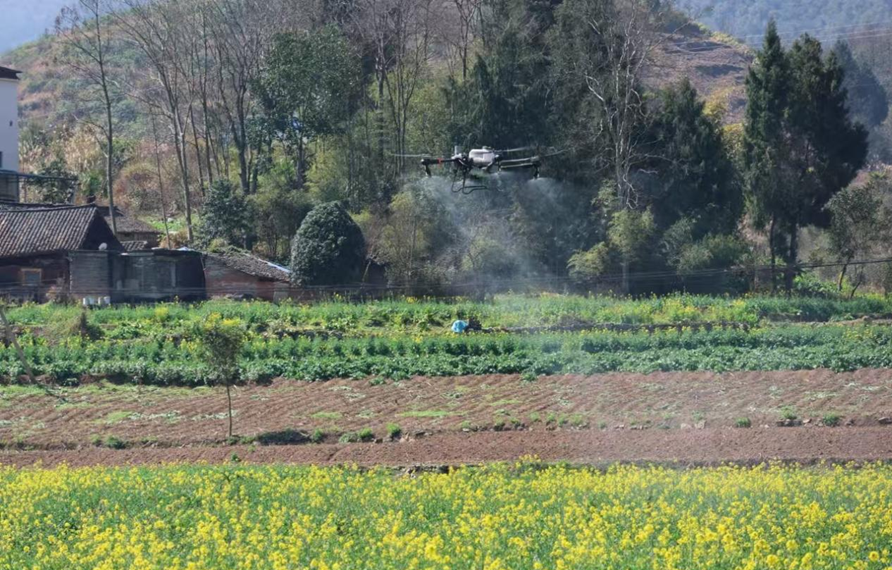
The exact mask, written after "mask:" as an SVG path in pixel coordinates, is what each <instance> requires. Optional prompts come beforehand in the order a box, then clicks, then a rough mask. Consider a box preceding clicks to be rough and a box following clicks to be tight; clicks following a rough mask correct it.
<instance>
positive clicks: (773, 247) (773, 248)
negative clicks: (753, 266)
mask: <svg viewBox="0 0 892 570" xmlns="http://www.w3.org/2000/svg"><path fill="white" fill-rule="evenodd" d="M775 225H776V222H775V219H774V218H773V217H772V218H771V226H770V227H769V228H768V251H769V252H770V255H771V293H772V294H774V293H776V292H777V244H776V243H775V239H776V238H775V237H774V227H775Z"/></svg>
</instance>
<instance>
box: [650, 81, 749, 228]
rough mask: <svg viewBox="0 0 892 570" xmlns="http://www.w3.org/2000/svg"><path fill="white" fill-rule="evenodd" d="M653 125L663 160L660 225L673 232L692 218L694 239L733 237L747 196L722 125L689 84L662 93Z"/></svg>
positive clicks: (657, 207) (657, 209)
mask: <svg viewBox="0 0 892 570" xmlns="http://www.w3.org/2000/svg"><path fill="white" fill-rule="evenodd" d="M654 123H655V124H654V127H653V131H654V135H655V137H656V139H657V148H658V149H659V150H658V151H657V154H659V155H660V156H661V158H660V160H659V161H657V163H656V164H657V165H658V166H660V167H661V168H660V174H659V176H658V177H657V178H658V182H657V188H656V189H655V193H654V196H653V204H654V215H655V217H656V222H657V225H658V226H659V227H660V228H668V227H669V226H671V225H672V224H674V223H676V222H677V221H678V220H680V219H681V218H689V219H691V220H692V222H693V225H694V227H693V235H692V237H693V238H694V239H700V238H702V237H703V236H705V235H707V234H710V233H713V234H728V233H732V232H733V231H734V230H735V229H736V228H737V222H738V221H739V220H740V215H741V213H742V210H743V195H742V193H741V189H740V185H739V184H738V181H737V176H736V173H735V171H734V166H733V164H732V163H731V160H730V158H729V157H728V152H727V149H726V145H725V142H724V140H723V138H722V133H721V130H720V126H719V125H718V124H717V123H716V122H715V121H714V120H713V119H711V118H710V117H708V116H707V115H706V114H705V112H704V103H703V102H702V101H701V100H699V98H698V96H697V90H696V89H695V88H694V87H693V85H691V83H690V81H689V80H687V79H684V80H683V81H682V82H681V83H680V84H679V85H677V86H675V87H672V88H669V89H666V90H664V91H663V93H662V97H661V106H660V109H659V112H658V113H657V117H656V120H655V122H654Z"/></svg>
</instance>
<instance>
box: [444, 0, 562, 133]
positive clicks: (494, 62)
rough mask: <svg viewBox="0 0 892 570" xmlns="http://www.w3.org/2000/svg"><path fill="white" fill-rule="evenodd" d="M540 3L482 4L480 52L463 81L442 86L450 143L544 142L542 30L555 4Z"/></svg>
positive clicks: (546, 67) (507, 0)
mask: <svg viewBox="0 0 892 570" xmlns="http://www.w3.org/2000/svg"><path fill="white" fill-rule="evenodd" d="M545 5H546V7H545V8H542V9H538V5H537V4H535V3H534V2H530V1H528V0H491V1H490V2H488V3H487V4H486V7H487V8H488V9H487V10H485V13H486V14H487V16H486V17H483V18H482V19H483V25H482V30H483V31H485V35H484V38H485V41H484V43H483V47H482V50H481V54H480V56H479V57H478V58H477V61H476V63H474V65H473V66H472V68H471V70H470V75H469V77H468V80H467V81H465V82H464V83H458V82H456V81H451V82H450V83H449V84H448V85H447V91H448V98H449V100H450V103H451V105H450V107H451V108H452V109H451V110H452V115H453V122H454V125H453V127H452V129H451V130H452V131H454V132H453V133H452V135H453V140H454V142H456V143H461V144H462V145H464V146H465V147H468V146H471V145H480V144H483V142H485V144H487V145H491V146H494V147H496V148H511V147H518V146H522V145H534V144H542V145H544V144H546V143H547V141H548V138H549V134H550V131H551V128H550V124H551V119H552V91H551V89H549V88H548V87H549V86H548V83H549V74H550V58H549V45H548V42H547V37H548V36H547V34H548V31H549V30H550V29H551V27H552V25H553V23H554V8H553V7H552V6H551V5H550V4H547V3H545ZM534 9H535V10H534Z"/></svg>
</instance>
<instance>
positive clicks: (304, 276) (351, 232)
mask: <svg viewBox="0 0 892 570" xmlns="http://www.w3.org/2000/svg"><path fill="white" fill-rule="evenodd" d="M364 259H365V239H364V238H363V235H362V230H360V229H359V226H358V225H356V222H354V221H353V219H352V218H351V217H350V214H348V213H347V211H346V210H345V209H344V207H343V206H342V205H341V204H340V203H338V202H329V203H327V204H321V205H319V206H316V207H315V208H313V210H312V211H311V212H310V213H309V214H307V217H306V218H305V219H304V221H303V223H302V224H301V225H300V229H299V230H297V234H295V236H294V241H293V242H292V244H291V281H292V282H293V283H294V284H295V285H299V286H307V285H310V286H312V285H346V284H349V283H353V282H355V281H357V280H358V278H359V276H360V275H361V273H362V269H363V261H364Z"/></svg>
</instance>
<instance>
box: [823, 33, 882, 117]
mask: <svg viewBox="0 0 892 570" xmlns="http://www.w3.org/2000/svg"><path fill="white" fill-rule="evenodd" d="M833 52H834V53H835V54H836V57H837V58H838V59H839V65H840V67H842V69H843V72H844V73H845V83H844V84H843V86H844V87H845V89H846V91H847V92H848V94H849V107H850V109H851V115H852V119H854V120H856V121H858V122H859V123H861V124H862V125H864V126H865V127H867V128H868V129H873V128H874V127H877V126H879V125H880V124H882V123H883V121H885V120H886V117H888V116H889V97H888V95H887V94H886V90H885V89H884V88H883V86H882V84H881V83H880V81H879V79H877V76H876V75H875V74H874V72H873V70H872V69H870V68H869V67H867V66H865V65H862V64H861V63H860V62H859V61H858V60H856V59H855V55H854V54H853V53H852V49H851V48H850V47H849V44H848V43H846V42H845V41H843V40H840V41H838V42H837V44H836V46H835V47H834V48H833Z"/></svg>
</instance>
